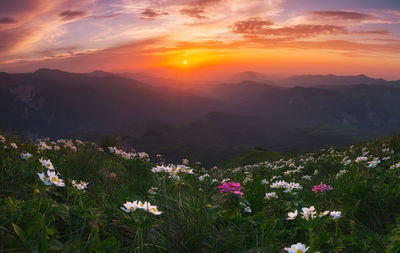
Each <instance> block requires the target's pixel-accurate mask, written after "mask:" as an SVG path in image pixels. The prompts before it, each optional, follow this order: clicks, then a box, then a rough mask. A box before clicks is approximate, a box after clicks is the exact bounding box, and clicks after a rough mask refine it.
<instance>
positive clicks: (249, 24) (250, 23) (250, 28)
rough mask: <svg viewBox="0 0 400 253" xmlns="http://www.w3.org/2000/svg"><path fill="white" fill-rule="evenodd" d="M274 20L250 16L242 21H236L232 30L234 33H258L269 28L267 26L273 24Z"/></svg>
mask: <svg viewBox="0 0 400 253" xmlns="http://www.w3.org/2000/svg"><path fill="white" fill-rule="evenodd" d="M273 24H274V22H273V21H271V20H261V19H260V18H250V19H248V20H244V21H238V22H236V23H235V24H234V25H233V27H232V30H233V32H234V33H250V34H258V33H260V32H262V31H263V30H264V29H267V28H269V26H271V25H273Z"/></svg>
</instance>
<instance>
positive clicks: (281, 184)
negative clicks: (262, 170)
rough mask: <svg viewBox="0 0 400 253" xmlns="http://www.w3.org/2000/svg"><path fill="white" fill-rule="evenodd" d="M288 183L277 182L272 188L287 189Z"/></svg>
mask: <svg viewBox="0 0 400 253" xmlns="http://www.w3.org/2000/svg"><path fill="white" fill-rule="evenodd" d="M286 185H287V183H286V182H285V181H284V180H280V181H276V182H274V183H273V184H271V186H270V188H272V189H274V188H286Z"/></svg>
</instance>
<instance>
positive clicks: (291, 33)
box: [231, 19, 348, 38]
mask: <svg viewBox="0 0 400 253" xmlns="http://www.w3.org/2000/svg"><path fill="white" fill-rule="evenodd" d="M271 25H273V22H272V21H270V20H260V19H250V20H245V21H239V22H236V23H235V24H234V25H233V26H232V27H231V28H232V32H234V33H239V34H247V35H249V34H255V35H264V36H273V37H286V38H309V37H316V36H319V35H338V34H347V33H348V30H347V28H346V27H345V26H338V25H313V24H299V25H294V26H284V27H279V28H272V27H271Z"/></svg>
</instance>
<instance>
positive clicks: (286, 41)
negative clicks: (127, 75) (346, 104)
mask: <svg viewBox="0 0 400 253" xmlns="http://www.w3.org/2000/svg"><path fill="white" fill-rule="evenodd" d="M38 68H52V69H61V70H65V71H71V72H90V71H93V70H98V69H100V70H105V71H113V72H122V71H130V72H149V73H153V74H157V75H162V76H166V77H174V78H180V77H182V78H199V79H201V78H210V79H211V78H212V77H221V76H225V75H231V74H234V73H237V72H241V71H256V72H260V73H264V74H279V75H292V74H338V75H358V74H366V75H369V76H371V77H382V78H385V79H388V80H395V79H400V71H399V70H400V1H399V0H375V1H372V0H1V1H0V71H4V72H13V73H15V72H32V71H35V70H36V69H38Z"/></svg>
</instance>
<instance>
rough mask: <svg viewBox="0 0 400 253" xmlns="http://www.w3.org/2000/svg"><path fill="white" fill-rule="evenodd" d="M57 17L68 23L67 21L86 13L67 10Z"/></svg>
mask: <svg viewBox="0 0 400 253" xmlns="http://www.w3.org/2000/svg"><path fill="white" fill-rule="evenodd" d="M59 15H60V17H61V18H62V20H64V21H68V20H73V19H76V18H79V17H82V16H85V15H86V12H84V11H71V10H67V11H63V12H61V13H60V14H59Z"/></svg>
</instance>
